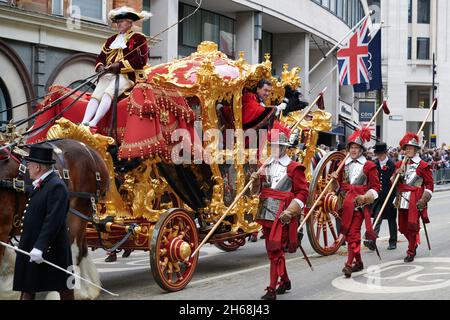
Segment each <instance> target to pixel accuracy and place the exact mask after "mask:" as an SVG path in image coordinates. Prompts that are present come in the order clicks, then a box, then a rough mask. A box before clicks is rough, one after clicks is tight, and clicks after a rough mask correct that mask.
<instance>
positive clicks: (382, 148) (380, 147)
mask: <svg viewBox="0 0 450 320" xmlns="http://www.w3.org/2000/svg"><path fill="white" fill-rule="evenodd" d="M386 151H387V144H386V143H384V142H377V144H376V145H375V150H374V151H373V152H375V153H383V152H386Z"/></svg>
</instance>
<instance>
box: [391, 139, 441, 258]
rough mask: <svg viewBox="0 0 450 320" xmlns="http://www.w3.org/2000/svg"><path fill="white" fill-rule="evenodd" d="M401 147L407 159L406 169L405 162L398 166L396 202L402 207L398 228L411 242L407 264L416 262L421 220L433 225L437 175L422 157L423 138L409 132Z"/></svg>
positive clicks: (400, 162) (401, 142)
mask: <svg viewBox="0 0 450 320" xmlns="http://www.w3.org/2000/svg"><path fill="white" fill-rule="evenodd" d="M400 147H401V148H402V149H403V150H404V152H405V156H406V157H407V159H408V160H407V162H406V168H403V167H402V166H401V165H402V161H398V162H397V164H396V167H397V173H398V174H400V181H399V185H398V189H397V192H398V194H397V198H396V201H395V205H396V208H398V226H399V230H400V232H401V233H402V234H404V235H405V237H406V239H408V251H407V255H406V257H405V259H404V261H405V262H412V261H414V257H415V255H416V249H417V246H418V244H419V230H420V221H419V218H420V217H422V221H423V223H430V220H429V219H428V212H427V203H428V202H429V201H430V200H431V197H432V195H433V187H434V181H433V174H432V172H431V168H430V165H429V164H428V163H427V162H425V161H423V160H421V159H420V157H419V154H418V153H419V150H420V145H419V137H418V136H417V135H416V134H414V133H410V132H409V133H407V134H406V135H405V136H404V137H403V139H402V140H401V141H400Z"/></svg>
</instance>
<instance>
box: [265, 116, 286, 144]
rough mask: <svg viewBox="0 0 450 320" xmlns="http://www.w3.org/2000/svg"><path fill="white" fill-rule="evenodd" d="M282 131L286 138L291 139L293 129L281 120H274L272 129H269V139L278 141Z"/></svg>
mask: <svg viewBox="0 0 450 320" xmlns="http://www.w3.org/2000/svg"><path fill="white" fill-rule="evenodd" d="M282 133H283V134H284V136H285V137H286V138H288V139H289V137H290V135H291V130H289V128H287V127H285V126H283V125H282V124H281V123H280V122H279V121H274V123H273V126H272V129H271V130H270V131H269V136H268V139H269V141H271V142H273V141H278V139H279V136H280V135H281V134H282Z"/></svg>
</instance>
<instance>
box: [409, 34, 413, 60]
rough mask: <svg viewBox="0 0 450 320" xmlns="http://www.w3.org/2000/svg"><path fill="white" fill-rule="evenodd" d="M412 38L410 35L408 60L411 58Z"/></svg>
mask: <svg viewBox="0 0 450 320" xmlns="http://www.w3.org/2000/svg"><path fill="white" fill-rule="evenodd" d="M411 50H412V39H411V37H408V60H411Z"/></svg>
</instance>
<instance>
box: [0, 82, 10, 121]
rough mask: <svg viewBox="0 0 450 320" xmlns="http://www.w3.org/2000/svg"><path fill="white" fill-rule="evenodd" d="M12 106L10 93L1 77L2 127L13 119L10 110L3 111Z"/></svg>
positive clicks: (0, 119)
mask: <svg viewBox="0 0 450 320" xmlns="http://www.w3.org/2000/svg"><path fill="white" fill-rule="evenodd" d="M9 106H10V100H9V94H8V91H7V90H6V86H5V85H4V83H3V81H2V79H1V78H0V112H1V113H0V127H3V126H4V125H5V124H7V123H8V120H10V119H11V113H10V112H3V111H5V110H6V109H7V108H8V107H9Z"/></svg>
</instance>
